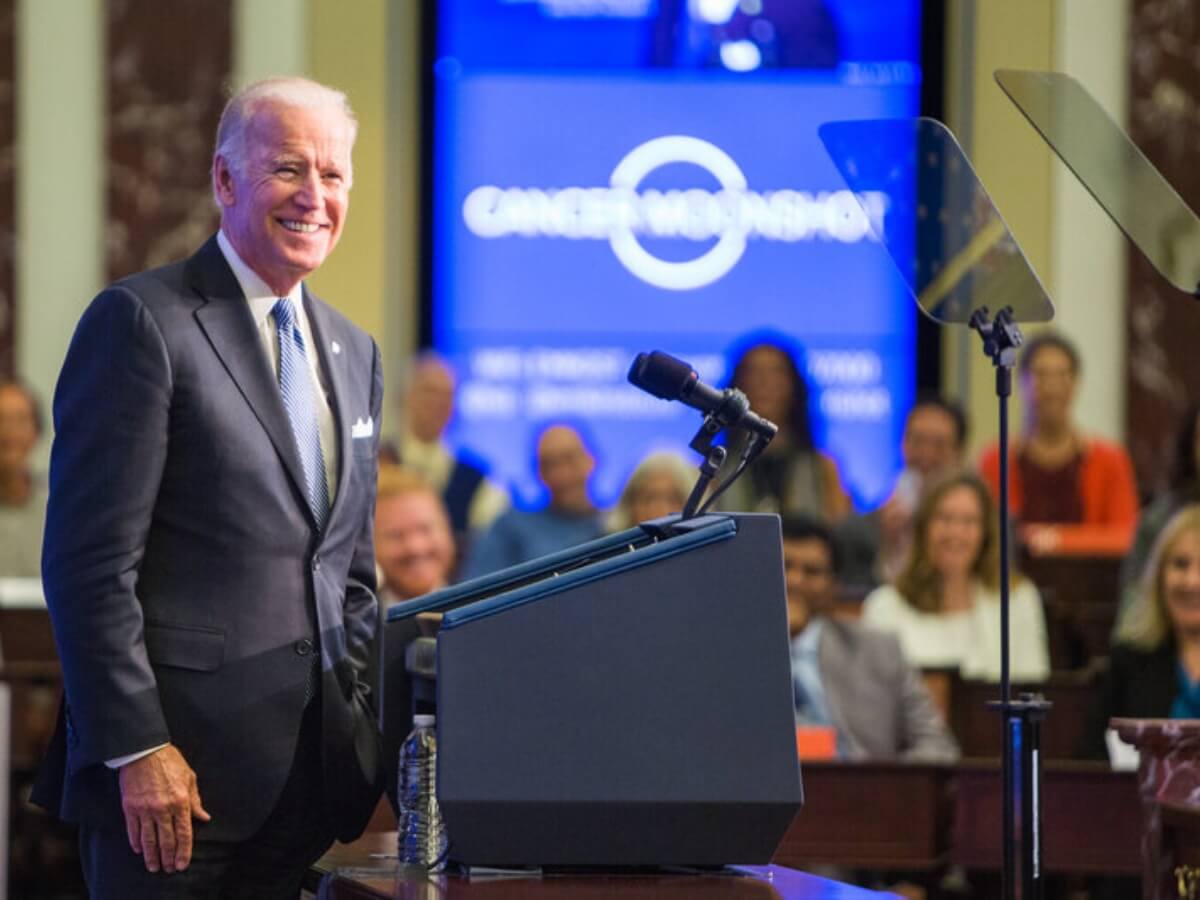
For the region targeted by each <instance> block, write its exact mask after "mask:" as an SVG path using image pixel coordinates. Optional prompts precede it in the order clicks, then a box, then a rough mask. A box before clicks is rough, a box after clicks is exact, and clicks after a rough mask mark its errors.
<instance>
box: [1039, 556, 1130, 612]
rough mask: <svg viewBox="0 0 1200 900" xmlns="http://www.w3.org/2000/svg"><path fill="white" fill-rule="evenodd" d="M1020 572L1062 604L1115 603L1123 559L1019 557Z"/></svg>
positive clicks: (1048, 595) (1048, 596)
mask: <svg viewBox="0 0 1200 900" xmlns="http://www.w3.org/2000/svg"><path fill="white" fill-rule="evenodd" d="M1021 557H1022V558H1021V571H1023V572H1024V573H1025V574H1026V575H1028V576H1029V578H1030V579H1031V580H1032V581H1033V583H1034V584H1036V585H1037V586H1038V588H1039V589H1040V590H1041V591H1042V594H1043V595H1045V596H1047V599H1049V598H1050V597H1053V599H1054V600H1056V601H1058V602H1061V603H1094V602H1097V601H1099V602H1102V603H1117V602H1118V601H1120V599H1121V598H1120V589H1119V583H1120V578H1121V561H1122V559H1123V558H1124V557H1123V556H1079V555H1069V554H1064V555H1060V556H1059V555H1047V556H1032V555H1030V554H1029V553H1023V554H1022V555H1021Z"/></svg>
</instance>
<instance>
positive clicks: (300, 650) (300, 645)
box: [296, 638, 313, 656]
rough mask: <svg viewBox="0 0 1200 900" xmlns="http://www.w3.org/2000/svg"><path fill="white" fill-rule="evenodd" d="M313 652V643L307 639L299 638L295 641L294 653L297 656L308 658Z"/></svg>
mask: <svg viewBox="0 0 1200 900" xmlns="http://www.w3.org/2000/svg"><path fill="white" fill-rule="evenodd" d="M312 652H313V642H312V641H311V640H309V639H308V638H301V639H300V640H298V641H296V653H297V654H298V655H299V656H308V654H310V653H312Z"/></svg>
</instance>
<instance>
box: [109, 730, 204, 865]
mask: <svg viewBox="0 0 1200 900" xmlns="http://www.w3.org/2000/svg"><path fill="white" fill-rule="evenodd" d="M118 777H119V779H120V783H121V809H122V811H123V812H124V813H125V830H126V832H127V834H128V835H129V846H130V847H132V848H133V852H134V853H140V854H141V855H142V858H143V860H144V861H145V863H146V868H147V869H148V870H149V871H151V872H157V871H158V870H159V868H160V867H161V868H162V869H164V870H165V871H167V872H175V871H183V870H184V869H186V868H187V867H188V863H190V862H191V860H192V816H195V817H196V818H197V819H199V820H200V821H202V822H207V821H209V820H210V819H211V816H209V814H208V813H207V812H206V811H205V809H204V806H203V804H202V803H201V802H200V791H199V790H198V789H197V788H196V773H195V772H193V771H192V767H191V766H189V765H188V764H187V762H186V761H185V760H184V758H183V754H181V753H180V752H179V751H178V750H177V749H175V747H173V746H172V745H170V744H167V746H165V747H163V748H162V749H160V750H155V751H154V752H153V753H151V754H149V755H148V756H143V757H142V758H141V759H136V760H134V761H133V762H131V763H129V764H127V765H124V766H122V767H121V770H120V773H119V775H118Z"/></svg>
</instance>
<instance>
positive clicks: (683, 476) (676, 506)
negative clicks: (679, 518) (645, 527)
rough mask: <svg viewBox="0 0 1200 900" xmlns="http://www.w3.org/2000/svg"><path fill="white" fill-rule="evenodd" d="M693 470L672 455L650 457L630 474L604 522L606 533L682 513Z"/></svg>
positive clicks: (690, 489) (676, 455) (692, 479)
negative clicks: (605, 522) (605, 523)
mask: <svg viewBox="0 0 1200 900" xmlns="http://www.w3.org/2000/svg"><path fill="white" fill-rule="evenodd" d="M697 477H698V476H697V474H696V470H695V469H694V468H692V467H690V466H689V465H688V464H687V463H686V462H684V460H683V458H682V457H681V456H679V455H678V454H676V453H670V452H661V453H651V454H650V455H649V456H647V457H646V458H645V459H643V460H642V461H641V462H640V463H638V464H637V467H636V468H635V469H634V470H633V473H632V474H631V475H630V476H629V480H628V481H626V482H625V487H624V488H622V489H621V497H620V499H619V500H617V505H616V506H615V507H614V508H613V511H612V513H611V514H610V515H609V518H608V530H609V531H624V530H625V529H626V528H631V527H633V526H634V525H636V524H638V523H639V522H646V521H649V520H650V519H658V518H661V517H662V516H666V515H669V514H671V513H677V512H679V511H680V510H682V509H683V504H684V503H686V502H687V498H688V494H690V493H691V491H692V483H693V482H694V481H695V480H696V478H697Z"/></svg>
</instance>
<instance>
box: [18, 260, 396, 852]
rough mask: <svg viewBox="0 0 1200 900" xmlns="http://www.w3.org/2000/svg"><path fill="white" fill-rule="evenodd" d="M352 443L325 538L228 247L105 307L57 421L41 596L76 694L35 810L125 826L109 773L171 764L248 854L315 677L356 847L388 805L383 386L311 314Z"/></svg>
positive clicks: (128, 288)
mask: <svg viewBox="0 0 1200 900" xmlns="http://www.w3.org/2000/svg"><path fill="white" fill-rule="evenodd" d="M304 304H305V309H306V311H307V313H308V317H309V320H310V323H311V325H312V331H313V343H314V344H315V345H316V346H315V348H310V352H312V351H313V350H314V349H315V351H316V352H317V353H318V355H319V359H320V364H321V368H322V370H323V371H324V372H325V373H326V376H327V379H328V384H329V387H330V392H331V396H330V406H331V409H332V412H333V415H334V419H335V422H336V425H337V434H338V441H339V459H340V465H339V474H338V478H337V492H336V498H335V500H334V502H333V506H332V509H331V511H330V515H329V519H328V522H327V525H326V527H325V529H324V531H323V532H318V530H317V527H316V525H315V523H314V520H313V518H312V515H311V513H310V512H309V508H308V504H307V503H306V502H305V493H304V487H303V486H304V478H303V472H302V468H301V463H300V458H299V454H298V453H297V450H296V447H295V443H294V440H293V437H292V432H291V430H290V427H289V423H288V418H287V413H286V411H285V409H284V406H283V402H282V400H281V397H280V393H279V389H278V386H277V382H276V376H275V373H274V372H272V371H271V365H270V362H269V360H268V357H267V354H266V352H265V350H264V348H263V345H262V340H261V338H260V336H259V333H258V331H257V329H256V327H255V324H254V322H253V318H252V316H251V313H250V309H249V306H248V304H247V303H246V300H245V298H244V296H243V294H242V291H241V289H240V287H239V286H238V282H237V280H236V278H235V277H234V274H233V272H232V270H231V269H230V268H229V266H228V264H227V263H226V262H225V259H224V257H223V256H222V254H221V252H220V248H219V247H218V245H217V242H216V239H215V237H214V238H212V239H210V240H209V241H208V242H207V243H206V244H205V245H204V246H203V247H202V248H201V249H200V250H199V252H197V253H196V255H195V256H193V257H192V258H190V259H188V260H186V261H185V262H181V263H176V264H174V265H169V266H166V267H164V268H161V269H156V270H153V271H150V272H143V273H140V274H138V275H134V276H132V277H130V278H127V279H124V280H123V281H120V282H117V283H116V284H114V285H113V286H112V287H110V288H108V289H107V290H105V291H104V292H103V293H101V294H100V295H99V296H98V297H96V299H95V300H93V301H92V303H91V305H90V306H89V307H88V309H87V311H86V312H85V313H84V315H83V317H82V319H81V320H80V322H79V325H78V327H77V330H76V332H75V336H74V338H73V339H72V342H71V345H70V349H69V350H68V353H67V358H66V361H65V363H64V365H63V370H62V374H61V376H60V378H59V382H58V387H57V389H56V391H55V397H54V424H55V439H54V446H53V450H52V454H51V464H50V477H51V492H50V500H49V506H48V510H47V519H46V536H45V546H44V552H43V579H44V583H45V592H46V601H47V605H48V606H49V609H50V614H51V618H52V621H53V624H54V632H55V639H56V641H57V643H58V649H59V654H60V657H61V659H62V665H63V676H64V680H65V685H66V697H65V703H64V714H63V716H62V717H61V723H60V726H61V727H60V729H59V733H58V734H57V735H56V738H55V742H54V744H53V746H52V748H51V752H50V754H49V756H48V758H47V761H46V765H45V766H44V768H43V771H42V773H41V775H42V777H41V778H40V781H39V785H38V790H37V793H36V795H35V799H37V800H39V802H41V803H42V804H43V805H46V806H48V807H49V808H51V809H53V810H55V811H57V812H58V813H59V814H60V815H61V816H63V817H64V818H67V819H70V820H76V821H88V822H91V823H94V824H102V823H105V822H111V823H112V824H113V825H114V826H116V825H118V824H119V823H120V821H121V818H120V817H121V811H120V799H119V793H118V790H117V779H116V773H115V772H113V771H112V770H110V769H108V768H107V767H106V766H105V765H104V761H105V760H107V759H114V758H117V757H121V756H124V755H126V754H130V753H134V752H137V751H138V750H141V749H145V748H148V747H152V746H154V745H156V744H160V743H162V742H165V741H170V742H172V743H173V744H175V745H176V746H178V748H179V749H180V751H181V752H182V753H183V755H184V757H185V759H186V760H187V761H188V762H189V763H190V765H191V766H192V767H193V768H194V769H195V770H196V774H197V779H198V784H199V790H200V793H201V797H202V799H203V802H204V804H205V807H206V809H207V810H208V811H209V812H210V813H211V814H212V822H211V824H209V825H203V824H199V823H197V827H198V831H197V834H198V836H200V835H204V836H207V837H208V838H211V839H219V840H239V839H242V838H245V837H248V836H249V835H250V834H252V833H253V832H254V831H255V830H257V828H258V827H259V826H260V825H261V824H262V822H263V821H264V820H265V818H266V816H267V814H268V813H269V812H270V810H271V809H272V807H273V805H274V803H275V801H276V799H277V798H278V796H279V793H280V791H281V789H282V787H283V784H284V781H285V779H286V777H287V774H288V771H289V768H290V765H291V761H292V758H293V755H294V752H295V747H296V740H297V734H298V731H299V726H300V720H301V714H302V712H303V710H304V704H305V684H306V680H307V678H308V677H309V672H310V669H311V666H312V662H313V660H312V656H311V655H309V654H311V653H312V652H314V650H313V648H314V647H318V648H319V652H320V654H321V672H322V684H321V705H322V710H321V714H322V726H323V727H322V742H323V748H322V750H323V752H322V758H323V761H324V762H323V766H324V794H325V796H326V805H327V806H328V813H329V815H330V817H331V821H333V823H334V824H335V826H336V830H337V835H338V837H339V838H341V839H343V840H345V839H349V838H353V837H355V836H356V835H357V834H358V833H359V832H360V831H361V830H362V828H363V826H364V825H365V823H366V821H367V820H368V818H369V817H370V814H371V811H372V809H373V808H374V805H375V803H376V801H377V800H378V797H379V791H380V788H379V785H380V777H381V776H380V765H379V762H380V761H379V738H378V731H377V728H376V726H375V724H374V721H375V716H374V713H373V709H372V707H373V702H374V701H373V698H372V697H371V696H370V690H369V688H368V687H367V685H368V684H369V681H370V677H369V674H368V673H369V672H370V670H371V669H372V667H373V665H374V662H373V660H374V656H375V652H376V647H377V644H376V640H377V620H378V616H377V608H376V600H375V562H374V552H373V545H372V519H373V511H374V497H375V479H376V465H377V464H376V456H377V444H378V434H379V418H380V409H381V404H382V393H383V375H382V372H381V368H380V359H379V351H378V348H377V347H376V346H375V343H374V342H373V341H372V340H371V338H370V337H369V336H368V335H366V334H365V333H364V332H362V331H361V330H360V329H358V328H357V327H355V326H354V325H352V324H351V323H350V322H349V321H348V320H347V319H346V318H344V317H343V316H341V315H340V314H339V313H337V312H336V311H334V310H333V309H332V308H330V307H329V306H327V305H326V304H325V303H323V302H322V301H321V300H319V299H317V298H316V297H314V296H313V295H312V294H310V293H308V291H307V290H306V291H305V293H304Z"/></svg>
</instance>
